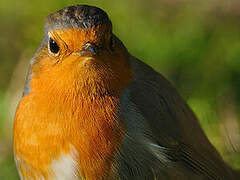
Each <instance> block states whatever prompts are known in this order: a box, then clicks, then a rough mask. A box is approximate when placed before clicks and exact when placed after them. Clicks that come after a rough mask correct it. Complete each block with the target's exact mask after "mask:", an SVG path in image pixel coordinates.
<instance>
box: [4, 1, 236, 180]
mask: <svg viewBox="0 0 240 180" xmlns="http://www.w3.org/2000/svg"><path fill="white" fill-rule="evenodd" d="M73 4H90V5H96V6H99V7H101V8H103V9H104V10H105V11H106V12H108V14H109V16H110V18H111V19H112V21H113V25H114V32H115V34H117V35H118V36H119V37H120V39H121V40H122V41H123V42H124V43H125V45H126V46H127V48H128V49H129V51H130V52H131V53H132V54H133V55H134V56H136V57H138V58H140V59H142V60H144V61H145V62H146V63H148V64H149V65H151V66H153V67H154V68H155V69H156V70H158V71H159V72H161V73H162V74H164V75H165V76H166V77H167V78H168V79H169V80H171V81H172V83H173V84H174V85H175V86H176V88H177V89H178V91H179V92H180V93H181V94H182V96H183V97H184V98H185V99H186V101H187V102H188V104H189V105H190V106H191V107H192V108H193V110H194V111H195V113H196V114H197V116H198V117H199V120H200V122H201V125H202V127H203V128H204V130H205V132H206V134H207V136H208V137H209V139H210V141H211V142H212V143H213V144H214V146H215V147H216V148H217V149H218V151H219V152H220V153H221V155H222V156H223V158H224V160H225V161H226V162H228V163H229V164H230V165H231V166H232V167H234V168H237V169H240V106H239V105H240V21H239V18H240V1H238V0H228V1H225V0H204V1H197V0H131V1H129V0H121V1H119V0H111V1H109V0H108V1H107V0H102V1H100V0H88V1H80V0H79V1H67V0H66V1H64V0H51V1H50V0H41V1H34V2H33V1H30V0H21V1H17V0H1V1H0V77H1V78H0V179H1V180H14V179H18V175H17V172H16V168H15V164H14V160H13V152H12V125H13V117H14V113H15V109H16V106H17V103H18V101H19V99H20V97H21V94H22V89H23V85H24V81H25V77H26V73H27V68H28V63H29V60H30V58H31V56H32V55H33V53H34V51H35V49H36V48H37V46H38V43H39V42H40V40H41V37H42V32H43V25H44V20H45V17H46V16H47V15H48V14H49V13H51V12H54V11H56V10H58V9H61V8H63V7H65V6H68V5H73Z"/></svg>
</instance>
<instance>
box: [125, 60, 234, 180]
mask: <svg viewBox="0 0 240 180" xmlns="http://www.w3.org/2000/svg"><path fill="white" fill-rule="evenodd" d="M132 59H133V61H132V64H133V67H134V77H135V80H134V82H133V83H132V85H131V86H130V87H129V89H130V95H129V96H130V101H131V102H133V103H134V104H135V105H136V107H137V109H138V110H139V111H140V113H141V114H142V115H143V117H144V119H145V121H147V124H148V125H149V127H150V129H151V131H152V133H153V139H154V140H155V141H156V142H157V143H158V145H159V146H160V147H164V148H165V150H166V154H167V155H168V157H169V159H171V161H173V162H175V163H176V164H177V165H178V166H182V167H184V168H187V169H189V171H192V172H193V173H194V174H199V175H201V176H203V177H205V178H204V179H233V177H232V170H231V169H230V168H229V167H228V166H227V165H226V164H225V163H224V162H223V160H222V159H221V157H220V155H219V154H218V152H217V151H216V149H215V148H214V147H213V146H212V145H211V144H210V142H209V140H208V139H207V137H206V135H205V134H204V132H203V130H202V129H201V127H200V125H199V122H198V120H197V118H196V117H195V115H194V113H193V112H192V110H191V109H190V108H189V107H188V105H187V104H186V103H185V101H184V100H183V99H182V98H181V96H180V95H179V94H178V93H177V91H176V89H175V88H174V87H173V86H172V85H171V84H170V83H169V82H168V81H167V80H166V79H165V78H164V77H163V76H161V75H160V74H159V73H157V72H156V71H154V70H153V69H152V68H150V67H149V66H147V65H146V64H144V63H143V62H141V61H139V60H137V59H135V58H132Z"/></svg>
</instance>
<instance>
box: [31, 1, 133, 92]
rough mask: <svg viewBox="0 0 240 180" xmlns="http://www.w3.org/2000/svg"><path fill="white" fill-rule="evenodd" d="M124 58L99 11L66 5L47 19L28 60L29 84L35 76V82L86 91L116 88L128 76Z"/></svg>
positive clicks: (127, 62)
mask: <svg viewBox="0 0 240 180" xmlns="http://www.w3.org/2000/svg"><path fill="white" fill-rule="evenodd" d="M128 59H129V54H128V52H127V50H126V48H125V47H124V46H123V44H122V43H121V41H120V40H118V39H117V37H116V36H115V35H114V34H113V33H112V24H111V21H110V20H109V19H108V16H107V15H106V14H105V13H104V12H103V11H102V10H100V9H98V8H96V9H95V11H94V10H91V11H89V10H88V9H87V8H84V6H83V7H82V8H79V7H76V8H74V7H71V8H66V9H63V10H61V11H58V12H56V13H54V14H51V15H50V16H49V17H48V18H47V22H46V25H45V35H44V40H43V42H42V44H41V45H40V48H39V49H38V51H37V52H36V54H35V56H34V58H33V62H32V75H31V76H32V79H33V82H32V83H31V87H32V88H33V89H34V78H35V79H37V80H38V82H37V84H39V80H40V81H42V82H41V83H42V84H43V83H44V84H49V85H52V87H53V86H54V87H58V86H71V85H72V86H75V89H76V88H77V89H79V90H80V91H87V92H88V93H89V92H91V93H98V92H101V93H112V92H114V91H119V90H121V89H123V88H124V87H125V86H126V85H127V84H128V83H129V81H130V80H131V78H132V77H131V76H132V73H131V72H132V70H131V67H130V63H129V60H128ZM49 88H50V89H51V87H49ZM59 88H63V87H59ZM38 89H39V87H38ZM40 89H41V88H40Z"/></svg>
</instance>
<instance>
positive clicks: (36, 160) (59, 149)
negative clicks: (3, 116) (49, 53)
mask: <svg viewBox="0 0 240 180" xmlns="http://www.w3.org/2000/svg"><path fill="white" fill-rule="evenodd" d="M44 62H46V63H48V62H49V61H47V60H46V61H42V63H44ZM69 62H70V61H69ZM72 66H75V65H74V64H69V65H66V66H65V67H64V72H63V71H61V70H59V69H56V70H54V69H53V70H52V71H51V72H49V71H48V70H46V71H45V70H41V71H40V70H39V72H41V73H38V67H43V65H41V66H40V65H39V64H38V66H36V67H35V68H33V69H35V73H34V74H33V75H32V77H31V79H32V80H31V83H30V84H31V92H30V93H29V94H28V95H27V96H25V97H23V99H22V101H21V103H20V104H19V107H18V110H17V112H16V118H15V127H14V150H15V153H16V157H17V158H18V159H19V161H18V167H19V170H20V172H21V174H22V175H23V176H24V177H25V178H26V179H37V178H39V177H44V178H45V179H52V178H53V177H54V172H52V170H51V168H50V165H51V163H52V160H57V159H58V158H60V155H62V154H63V153H65V154H69V153H70V150H71V147H72V146H73V147H74V148H75V149H76V151H77V152H78V156H77V159H76V161H77V163H78V167H79V168H78V174H79V176H80V177H83V178H85V179H90V180H95V179H105V178H106V177H108V176H109V173H110V168H111V164H112V162H113V161H114V155H115V154H116V153H117V151H118V149H119V145H120V143H121V140H122V137H123V135H124V130H123V128H122V127H121V124H120V123H119V122H120V121H119V120H118V118H119V97H120V95H121V92H122V90H123V87H124V86H123V84H121V82H118V81H115V82H114V83H115V85H114V86H113V87H114V88H118V89H120V90H118V91H110V92H111V93H110V94H99V96H97V95H96V93H95V94H94V95H90V94H91V93H90V94H89V93H87V92H89V91H93V92H99V91H101V88H103V89H102V91H103V92H105V91H106V90H105V89H104V83H107V82H102V83H103V85H102V86H101V87H100V89H99V83H98V84H95V85H93V84H94V80H92V81H93V84H92V86H89V87H91V88H95V89H88V90H86V89H85V90H83V87H81V85H79V83H84V82H82V81H81V80H80V81H76V74H74V73H73V72H72V73H65V71H66V72H67V71H69V72H71V71H74V68H73V67H72ZM116 67H117V68H120V69H119V73H122V74H123V75H124V74H125V75H126V74H127V73H128V76H129V79H128V80H125V82H124V83H125V85H126V82H129V81H130V79H131V76H130V74H131V73H130V72H124V71H125V70H121V68H122V69H126V68H123V67H121V66H116ZM68 68H69V69H68ZM36 69H37V70H36ZM119 76H120V75H119ZM119 76H118V77H119ZM103 79H105V80H106V79H108V78H107V77H103ZM126 79H127V78H126ZM89 83H91V82H89ZM117 84H119V87H115V86H117ZM107 86H111V83H108V84H107ZM97 89H98V90H97ZM121 89H122V90H121Z"/></svg>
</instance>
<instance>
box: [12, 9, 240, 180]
mask: <svg viewBox="0 0 240 180" xmlns="http://www.w3.org/2000/svg"><path fill="white" fill-rule="evenodd" d="M14 152H15V160H16V164H17V167H18V171H19V174H20V177H21V179H24V180H30V179H31V180H39V179H44V180H52V179H58V180H63V179H64V180H66V179H68V180H80V179H82V180H83V179H86V180H110V179H111V180H112V179H119V180H126V179H129V180H151V179H152V180H155V179H174V180H175V179H184V180H186V179H191V180H192V179H211V180H214V179H216V180H217V179H218V180H219V179H233V180H234V179H239V178H240V176H239V175H238V172H235V171H234V170H232V169H231V168H230V167H229V166H228V165H227V164H226V163H225V162H224V161H223V160H222V158H221V157H220V155H219V153H218V152H217V151H216V149H215V148H214V147H213V146H212V145H211V143H210V142H209V140H208V139H207V137H206V135H205V134H204V132H203V130H202V129H201V127H200V125H199V122H198V120H197V118H196V116H195V115H194V113H193V112H192V110H191V109H190V108H189V106H188V105H187V104H186V102H185V101H184V100H183V98H182V97H181V96H180V95H179V94H178V92H177V91H176V89H175V88H174V87H173V86H172V85H171V84H170V83H169V81H168V80H166V79H165V78H164V77H163V76H162V75H160V74H159V73H157V72H156V71H155V70H153V69H152V68H151V67H149V66H148V65H146V64H145V63H143V62H142V61H140V60H138V59H137V58H135V57H134V56H132V55H131V54H130V53H129V52H128V51H127V49H126V48H125V46H124V45H123V43H122V42H121V41H120V40H119V39H118V38H117V37H116V36H115V35H114V33H113V32H112V23H111V20H110V19H109V17H108V15H107V14H106V13H105V12H104V11H103V10H101V9H99V8H97V7H93V6H88V5H76V6H70V7H66V8H64V9H61V10H59V11H57V12H55V13H53V14H50V15H49V16H48V18H47V20H46V23H45V31H44V36H43V40H42V42H41V43H40V45H39V47H38V49H37V51H36V53H35V54H34V56H33V58H32V60H31V63H30V69H29V73H28V78H27V82H26V85H25V90H24V95H23V97H22V99H21V101H20V104H19V106H18V108H17V111H16V117H15V124H14Z"/></svg>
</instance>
